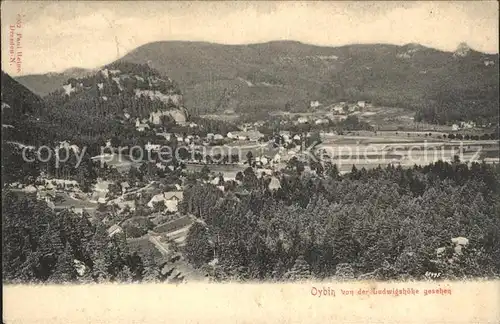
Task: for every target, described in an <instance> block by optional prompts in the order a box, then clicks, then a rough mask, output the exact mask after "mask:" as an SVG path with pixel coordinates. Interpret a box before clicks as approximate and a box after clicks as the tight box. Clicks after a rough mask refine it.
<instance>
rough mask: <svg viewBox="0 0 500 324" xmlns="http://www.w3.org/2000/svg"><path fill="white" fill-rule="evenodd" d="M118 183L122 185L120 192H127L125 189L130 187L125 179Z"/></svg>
mask: <svg viewBox="0 0 500 324" xmlns="http://www.w3.org/2000/svg"><path fill="white" fill-rule="evenodd" d="M120 185H121V187H122V194H125V193H126V192H127V190H129V189H130V185H129V183H128V182H127V181H123V182H121V183H120Z"/></svg>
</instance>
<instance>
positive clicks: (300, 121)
mask: <svg viewBox="0 0 500 324" xmlns="http://www.w3.org/2000/svg"><path fill="white" fill-rule="evenodd" d="M308 121H309V119H308V118H307V117H299V118H298V119H297V122H298V123H299V124H305V123H307V122H308Z"/></svg>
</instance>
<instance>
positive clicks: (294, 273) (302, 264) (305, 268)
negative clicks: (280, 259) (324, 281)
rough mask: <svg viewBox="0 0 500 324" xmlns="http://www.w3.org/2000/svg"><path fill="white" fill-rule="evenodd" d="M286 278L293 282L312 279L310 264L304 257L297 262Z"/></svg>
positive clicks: (300, 257)
mask: <svg viewBox="0 0 500 324" xmlns="http://www.w3.org/2000/svg"><path fill="white" fill-rule="evenodd" d="M285 277H286V278H287V279H290V280H293V281H297V280H307V279H310V278H311V270H310V266H309V263H307V261H306V260H305V259H304V257H303V256H302V255H300V256H299V257H298V258H297V259H296V260H295V263H294V265H293V267H292V268H291V269H290V271H288V272H287V273H286V274H285Z"/></svg>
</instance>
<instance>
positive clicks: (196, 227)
mask: <svg viewBox="0 0 500 324" xmlns="http://www.w3.org/2000/svg"><path fill="white" fill-rule="evenodd" d="M212 251H213V248H212V246H211V244H210V240H209V236H208V232H207V230H206V228H205V227H204V226H203V224H201V223H199V222H195V223H194V224H193V225H191V227H190V228H189V231H188V234H187V236H186V246H185V252H186V258H187V259H188V261H189V262H190V263H191V264H193V265H194V266H195V267H197V268H199V267H201V266H202V265H204V264H206V263H207V262H209V261H210V260H211V259H212V257H213V252H212Z"/></svg>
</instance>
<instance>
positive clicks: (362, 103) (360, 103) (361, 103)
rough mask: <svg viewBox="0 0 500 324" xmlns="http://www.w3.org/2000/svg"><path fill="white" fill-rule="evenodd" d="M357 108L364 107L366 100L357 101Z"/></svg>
mask: <svg viewBox="0 0 500 324" xmlns="http://www.w3.org/2000/svg"><path fill="white" fill-rule="evenodd" d="M357 105H358V107H359V108H365V107H366V102H365V101H358V103H357Z"/></svg>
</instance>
